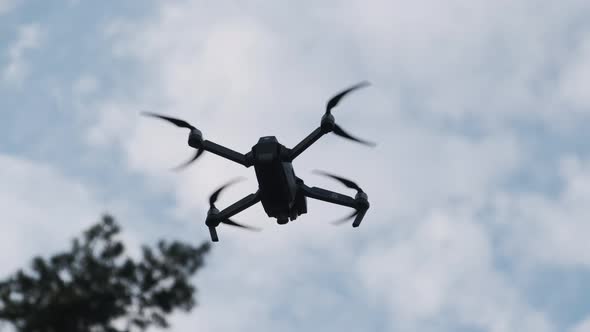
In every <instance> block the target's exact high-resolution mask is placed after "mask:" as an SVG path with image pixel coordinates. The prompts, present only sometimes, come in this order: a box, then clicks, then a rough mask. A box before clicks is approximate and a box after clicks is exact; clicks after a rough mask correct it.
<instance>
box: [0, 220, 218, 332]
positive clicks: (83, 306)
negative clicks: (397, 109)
mask: <svg viewBox="0 0 590 332" xmlns="http://www.w3.org/2000/svg"><path fill="white" fill-rule="evenodd" d="M119 232H120V228H119V226H118V225H117V224H116V223H115V221H114V219H113V218H112V217H110V216H104V217H103V218H102V221H101V222H99V223H98V224H96V225H95V226H92V227H91V228H89V229H88V230H86V231H85V232H84V234H83V235H82V236H81V237H80V238H76V239H74V240H73V242H72V245H71V249H70V250H69V251H68V252H63V253H58V254H56V255H54V256H52V257H51V258H49V259H47V260H46V259H43V258H41V257H35V258H34V259H33V261H32V266H31V268H32V269H31V270H30V271H29V272H25V271H23V270H19V271H17V272H16V273H15V274H14V275H12V276H10V277H9V278H7V279H6V280H4V281H0V320H3V321H6V322H8V323H10V324H12V325H13V326H14V327H15V328H16V330H17V331H22V332H70V331H71V332H76V331H80V332H122V331H125V332H129V331H144V330H146V329H147V328H148V327H150V326H155V327H161V328H166V327H168V322H167V320H166V316H167V315H168V314H170V313H171V312H173V311H174V310H176V309H182V310H184V311H190V310H191V309H192V308H193V307H194V305H195V300H194V293H195V287H193V286H192V285H191V283H190V281H189V278H190V277H191V276H192V275H193V274H195V272H196V271H197V270H199V269H200V268H201V267H202V266H203V263H204V256H205V255H206V253H208V252H209V244H208V243H203V244H201V245H200V246H198V247H193V246H191V245H189V244H183V243H180V242H176V241H175V242H172V243H168V242H165V241H160V242H158V244H157V247H156V248H150V247H147V246H143V247H142V258H141V260H140V261H134V260H133V259H131V258H129V257H125V256H124V252H125V247H124V245H123V243H122V242H121V241H119V240H117V239H116V235H117V234H118V233H119Z"/></svg>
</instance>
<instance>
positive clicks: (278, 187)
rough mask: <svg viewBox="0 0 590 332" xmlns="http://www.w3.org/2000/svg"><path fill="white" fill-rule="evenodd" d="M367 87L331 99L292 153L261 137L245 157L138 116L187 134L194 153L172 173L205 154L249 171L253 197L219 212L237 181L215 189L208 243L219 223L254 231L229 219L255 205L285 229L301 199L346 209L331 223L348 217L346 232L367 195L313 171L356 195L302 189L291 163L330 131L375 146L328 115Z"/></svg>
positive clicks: (303, 206)
mask: <svg viewBox="0 0 590 332" xmlns="http://www.w3.org/2000/svg"><path fill="white" fill-rule="evenodd" d="M368 85H369V82H366V81H362V82H360V83H357V84H355V85H353V86H351V87H349V88H347V89H345V90H343V91H341V92H340V93H338V94H336V95H335V96H333V97H332V98H331V99H330V100H329V101H328V103H327V104H326V111H325V113H324V115H323V116H322V120H321V124H320V126H319V127H318V128H317V129H315V130H314V131H313V132H311V134H309V135H308V136H307V137H305V138H304V139H303V140H302V141H301V142H299V143H298V144H297V145H295V147H293V148H292V149H289V148H287V147H285V146H284V145H282V144H280V143H279V141H278V140H277V138H276V137H275V136H264V137H261V138H260V139H259V140H258V143H256V144H255V145H254V146H253V147H252V150H251V151H250V152H248V153H246V154H242V153H239V152H236V151H234V150H232V149H229V148H226V147H224V146H222V145H219V144H217V143H214V142H212V141H209V140H203V134H202V133H201V131H200V130H199V129H197V128H196V127H194V126H193V125H191V124H189V123H188V122H186V121H183V120H179V119H176V118H172V117H168V116H164V115H160V114H156V113H151V112H143V115H146V116H151V117H155V118H159V119H162V120H165V121H168V122H170V123H172V124H174V125H176V126H177V127H180V128H187V129H189V130H190V133H189V136H188V145H189V146H190V147H192V148H194V149H196V150H197V151H196V153H195V155H194V156H193V157H192V158H191V159H190V160H188V161H187V162H185V163H184V164H182V165H180V166H178V167H177V169H181V168H184V167H186V166H188V165H189V164H191V163H193V162H194V161H196V160H197V159H198V158H199V157H201V156H202V155H203V153H204V152H205V151H207V152H211V153H213V154H216V155H218V156H220V157H223V158H225V159H228V160H231V161H233V162H235V163H238V164H240V165H243V166H245V167H251V166H254V170H255V172H256V178H257V180H258V190H257V191H256V192H255V193H252V194H250V195H248V196H246V197H244V198H242V199H240V200H239V201H237V202H235V203H234V204H232V205H230V206H228V207H226V208H225V209H223V210H221V211H220V210H219V209H218V208H217V207H216V206H215V202H216V201H217V199H218V197H219V194H220V193H221V192H222V191H223V190H224V189H226V188H227V187H228V186H229V185H231V184H233V183H235V182H237V181H238V179H234V180H232V181H229V182H227V183H226V184H224V185H223V186H221V187H220V188H218V189H217V190H216V191H215V192H213V194H212V195H211V196H210V197H209V211H208V212H207V218H206V220H205V224H206V225H207V227H208V228H209V234H210V236H211V240H212V241H213V242H218V241H219V237H218V235H217V227H218V226H219V225H220V224H225V225H230V226H234V227H240V228H242V229H249V230H258V229H257V228H254V227H250V226H245V225H242V224H239V223H237V222H235V221H233V220H232V219H230V218H232V217H233V216H234V215H236V214H238V213H240V212H242V211H244V210H246V209H247V208H249V207H251V206H253V205H255V204H257V203H259V202H260V203H262V206H263V208H264V211H265V212H266V214H267V215H268V217H269V218H276V220H277V223H278V224H279V225H284V224H287V223H288V222H289V221H293V220H295V219H297V217H298V216H300V215H302V214H305V213H307V200H306V199H307V198H308V197H309V198H313V199H316V200H320V201H324V202H328V203H333V204H338V205H341V206H346V207H349V208H353V209H354V210H355V211H354V212H353V213H352V214H351V215H349V216H347V217H345V218H343V219H341V220H338V221H336V222H334V223H335V224H341V223H344V222H346V221H348V220H351V219H353V218H354V221H353V223H352V227H358V226H359V225H360V224H361V221H362V220H363V218H364V216H365V214H366V213H367V210H368V209H369V201H368V196H367V194H366V193H365V192H364V191H363V190H362V189H361V188H360V187H359V186H358V185H357V184H356V183H354V182H352V181H350V180H347V179H345V178H342V177H340V176H336V175H334V174H330V173H327V172H323V171H317V170H316V171H315V172H316V173H317V174H321V175H324V176H328V177H330V178H332V179H334V180H337V181H339V182H341V183H342V184H344V185H345V186H346V187H348V188H351V189H355V190H356V191H357V193H356V196H355V197H354V198H352V197H350V196H347V195H343V194H340V193H337V192H333V191H330V190H326V189H323V188H318V187H308V186H307V185H305V183H304V182H303V180H302V179H301V178H299V177H297V176H296V175H295V172H294V171H293V165H292V162H293V160H294V159H295V158H297V157H298V156H299V155H301V153H303V151H305V150H307V148H309V147H310V146H311V145H312V144H313V143H315V142H316V141H317V140H319V139H320V138H321V137H322V136H324V135H326V134H328V133H330V132H333V133H334V134H336V135H338V136H340V137H343V138H345V139H349V140H352V141H355V142H358V143H361V144H365V145H368V146H375V143H372V142H369V141H365V140H362V139H359V138H356V137H354V136H352V135H350V134H348V133H347V132H346V131H344V130H343V129H342V128H341V127H340V126H339V125H337V124H336V122H335V120H334V116H333V115H332V113H331V111H332V109H333V108H334V107H336V106H337V105H338V103H339V102H340V100H341V99H342V98H343V97H344V96H346V95H347V94H349V93H350V92H352V91H354V90H357V89H360V88H363V87H366V86H368Z"/></svg>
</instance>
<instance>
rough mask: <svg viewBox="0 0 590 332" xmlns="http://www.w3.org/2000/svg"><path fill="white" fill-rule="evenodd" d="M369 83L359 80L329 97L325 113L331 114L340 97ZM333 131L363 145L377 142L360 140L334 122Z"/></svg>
mask: <svg viewBox="0 0 590 332" xmlns="http://www.w3.org/2000/svg"><path fill="white" fill-rule="evenodd" d="M369 85H371V83H369V82H367V81H362V82H359V83H357V84H355V85H353V86H351V87H349V88H348V89H345V90H343V91H341V92H340V93H338V94H337V95H335V96H334V97H332V98H330V100H328V103H327V104H326V114H325V115H324V116H326V115H331V111H332V109H333V108H334V107H336V106H337V105H338V103H340V100H341V99H342V98H344V96H346V95H347V94H349V93H351V92H352V91H355V90H358V89H361V88H364V87H367V86H369ZM333 132H334V134H336V135H338V136H340V137H343V138H346V139H349V140H352V141H355V142H358V143H361V144H364V145H368V146H376V145H377V144H375V143H373V142H369V141H365V140H362V139H360V138H356V137H354V136H352V135H350V134H349V133H347V132H346V131H344V130H343V129H342V128H341V127H340V126H339V125H337V124H334V128H333Z"/></svg>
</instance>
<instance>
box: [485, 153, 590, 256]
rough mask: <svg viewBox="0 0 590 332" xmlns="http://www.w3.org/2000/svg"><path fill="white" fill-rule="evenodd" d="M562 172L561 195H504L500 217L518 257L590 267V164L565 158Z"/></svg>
mask: <svg viewBox="0 0 590 332" xmlns="http://www.w3.org/2000/svg"><path fill="white" fill-rule="evenodd" d="M558 171H559V174H560V180H561V184H560V185H561V189H560V190H559V193H557V194H555V195H551V196H550V195H546V194H542V193H536V192H532V193H524V194H519V195H514V194H512V195H510V194H506V195H501V196H500V198H499V199H498V204H497V213H498V216H497V219H496V220H497V222H498V223H499V224H500V226H501V227H502V229H503V230H504V231H505V232H506V234H507V238H506V241H507V242H508V248H510V251H509V253H510V254H512V255H513V256H514V257H521V258H524V262H528V263H529V264H549V265H552V266H570V267H585V268H588V267H590V253H589V252H588V244H587V236H586V234H588V233H589V232H590V225H588V222H587V220H589V219H590V211H589V210H588V205H589V203H590V189H589V188H590V163H589V162H588V161H581V160H579V159H578V158H575V157H564V158H563V160H562V162H561V163H560V168H559V170H558Z"/></svg>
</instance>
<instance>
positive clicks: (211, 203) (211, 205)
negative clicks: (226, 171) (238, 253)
mask: <svg viewBox="0 0 590 332" xmlns="http://www.w3.org/2000/svg"><path fill="white" fill-rule="evenodd" d="M243 179H244V178H241V177H240V178H235V179H233V180H231V181H229V182H227V183H226V184H224V185H223V186H221V187H219V188H218V189H217V190H215V191H214V192H213V194H211V196H209V209H217V208H216V207H215V202H216V201H217V199H218V198H219V194H220V193H221V192H222V191H223V190H224V189H225V188H227V187H229V186H230V185H232V184H234V183H236V182H239V181H242V180H243ZM220 222H221V223H223V224H226V225H230V226H235V227H240V228H244V229H248V230H252V231H259V230H260V229H259V228H256V227H251V226H245V225H242V224H239V223H237V222H235V221H233V220H231V219H229V218H227V219H223V220H220ZM211 228H212V227H209V230H210V231H211ZM213 229H214V227H213ZM212 238H213V234H212Z"/></svg>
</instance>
